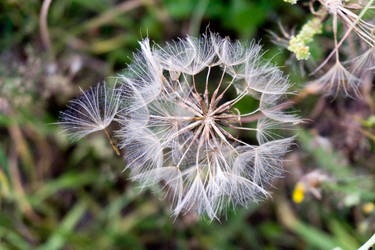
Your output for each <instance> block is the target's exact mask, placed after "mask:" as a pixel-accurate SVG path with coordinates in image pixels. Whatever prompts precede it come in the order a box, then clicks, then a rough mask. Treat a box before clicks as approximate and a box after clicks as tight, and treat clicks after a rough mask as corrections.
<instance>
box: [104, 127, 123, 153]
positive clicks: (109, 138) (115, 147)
mask: <svg viewBox="0 0 375 250" xmlns="http://www.w3.org/2000/svg"><path fill="white" fill-rule="evenodd" d="M104 133H105V135H106V136H107V138H108V140H109V142H110V143H111V146H112V148H113V150H114V151H115V153H116V155H118V156H120V155H121V153H120V150H119V149H118V147H117V146H116V144H115V143H114V141H113V140H112V137H111V135H110V134H109V132H108V130H107V129H104Z"/></svg>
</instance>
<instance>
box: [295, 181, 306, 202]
mask: <svg viewBox="0 0 375 250" xmlns="http://www.w3.org/2000/svg"><path fill="white" fill-rule="evenodd" d="M304 198H305V185H304V184H303V183H302V182H297V184H296V186H295V187H294V191H293V201H294V202H295V203H301V202H302V201H303V199H304Z"/></svg>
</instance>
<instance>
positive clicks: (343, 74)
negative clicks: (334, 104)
mask: <svg viewBox="0 0 375 250" xmlns="http://www.w3.org/2000/svg"><path fill="white" fill-rule="evenodd" d="M317 81H318V82H319V83H320V85H321V86H322V88H323V89H325V90H326V94H328V95H334V96H337V95H338V94H339V93H343V94H344V95H346V96H352V95H355V96H358V95H359V90H358V86H359V84H360V80H359V79H358V78H357V77H356V76H354V75H353V74H352V73H350V72H349V71H348V70H347V69H345V68H344V66H343V65H342V64H341V62H340V61H336V63H335V65H334V66H333V67H332V68H331V69H330V70H329V71H328V72H326V73H325V74H324V75H323V76H321V77H320V78H319V79H318V80H317Z"/></svg>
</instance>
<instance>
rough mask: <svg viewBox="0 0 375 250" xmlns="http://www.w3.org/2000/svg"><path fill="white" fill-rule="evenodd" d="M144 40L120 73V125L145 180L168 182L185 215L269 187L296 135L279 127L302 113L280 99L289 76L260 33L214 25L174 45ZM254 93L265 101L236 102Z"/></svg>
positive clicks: (132, 165) (213, 214)
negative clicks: (236, 32) (228, 34)
mask: <svg viewBox="0 0 375 250" xmlns="http://www.w3.org/2000/svg"><path fill="white" fill-rule="evenodd" d="M140 44H141V50H140V51H139V53H138V54H136V55H135V61H134V62H133V63H132V64H130V65H129V67H128V69H127V70H126V71H124V72H123V74H121V75H119V76H118V79H120V81H121V84H122V85H123V87H122V88H121V89H122V92H123V93H122V95H123V96H126V97H128V98H127V100H128V101H127V103H128V106H127V108H125V109H124V110H122V112H121V114H120V115H119V117H118V121H119V122H120V124H122V125H123V126H121V129H120V130H119V131H118V132H117V135H118V137H119V138H120V140H121V145H120V146H121V148H124V151H125V155H124V157H125V159H126V161H127V168H128V169H129V170H130V172H131V176H132V178H133V179H134V180H137V181H139V182H140V183H141V185H142V186H143V187H146V186H149V185H155V184H162V185H163V188H164V189H165V190H166V191H167V192H168V193H169V194H170V195H171V196H172V201H173V211H174V214H175V215H178V214H181V213H187V212H196V213H199V214H207V215H208V216H209V218H211V219H214V218H217V216H218V214H220V213H221V212H222V211H223V210H225V209H226V208H228V207H229V206H231V205H243V206H245V205H246V204H247V203H248V202H251V201H253V202H256V201H260V200H262V199H264V198H265V197H268V196H269V192H268V191H267V190H266V189H267V187H268V186H269V185H270V183H271V182H272V180H273V179H274V178H275V177H277V176H280V175H281V173H282V170H281V168H282V156H283V155H284V154H285V153H286V152H287V150H288V148H289V145H290V144H291V142H292V139H291V138H287V139H280V138H277V137H278V136H277V133H276V132H275V131H274V129H275V128H278V125H280V126H279V128H282V125H283V124H292V123H295V122H297V121H299V119H298V118H297V117H296V116H295V115H294V114H291V113H285V112H283V111H282V110H280V109H279V108H278V105H279V104H280V100H282V98H283V96H285V94H287V93H288V92H287V91H288V88H289V86H290V83H289V80H288V78H286V77H285V76H284V75H283V74H282V72H281V71H280V70H279V69H278V68H277V67H275V66H273V65H272V64H271V63H270V62H269V61H266V60H264V59H263V52H262V50H261V46H260V45H259V44H256V43H254V42H252V43H250V44H247V45H243V44H242V43H240V42H238V41H234V42H233V41H230V40H229V39H228V38H221V37H220V36H219V35H217V34H209V35H203V36H201V37H199V38H194V37H190V36H187V37H186V38H184V39H182V38H181V39H178V40H176V41H173V42H170V43H167V44H166V45H165V46H159V45H154V46H150V44H149V41H148V39H145V40H144V41H143V42H141V43H140ZM249 96H250V97H252V98H255V99H256V101H257V102H258V103H259V105H258V107H256V108H254V110H252V111H250V112H244V113H241V112H239V111H238V109H236V105H237V104H238V103H239V102H240V101H241V100H243V99H244V98H245V97H249ZM254 115H260V116H261V117H263V120H260V121H258V124H257V126H256V127H252V126H251V122H252V121H253V120H252V119H249V118H251V117H252V116H254ZM271 130H272V131H271ZM243 133H253V134H254V136H255V138H258V143H257V144H255V145H252V144H249V143H248V142H246V141H244V140H243V139H241V138H240V137H238V136H237V135H238V134H243ZM274 138H277V139H274Z"/></svg>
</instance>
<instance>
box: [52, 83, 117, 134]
mask: <svg viewBox="0 0 375 250" xmlns="http://www.w3.org/2000/svg"><path fill="white" fill-rule="evenodd" d="M81 93H82V94H81V96H80V97H78V98H76V99H74V100H72V101H70V104H69V105H68V108H67V109H66V110H65V111H64V112H61V113H60V122H59V124H60V125H62V127H63V129H64V130H65V131H66V132H67V133H68V134H69V135H70V136H71V137H72V138H73V139H81V138H82V137H84V136H86V135H88V134H91V133H93V132H96V131H99V130H103V129H105V128H107V127H108V126H109V124H110V123H111V122H112V120H113V119H114V117H115V115H116V114H117V112H118V109H119V104H120V94H121V92H119V91H117V90H116V89H115V88H113V89H110V88H107V87H106V84H105V83H101V84H98V85H96V86H95V87H92V88H90V89H89V90H87V91H83V90H81Z"/></svg>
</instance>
